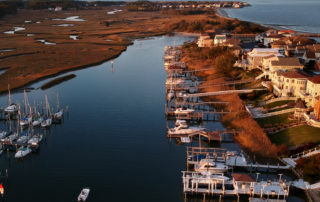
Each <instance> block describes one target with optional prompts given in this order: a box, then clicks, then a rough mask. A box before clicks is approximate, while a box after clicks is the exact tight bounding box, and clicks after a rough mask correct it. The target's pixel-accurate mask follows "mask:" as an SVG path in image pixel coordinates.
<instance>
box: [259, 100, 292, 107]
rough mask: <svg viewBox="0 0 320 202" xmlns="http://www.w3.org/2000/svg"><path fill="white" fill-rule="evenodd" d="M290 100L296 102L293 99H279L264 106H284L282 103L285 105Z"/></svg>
mask: <svg viewBox="0 0 320 202" xmlns="http://www.w3.org/2000/svg"><path fill="white" fill-rule="evenodd" d="M289 102H294V101H292V100H282V101H278V102H272V103H269V104H266V105H264V106H263V108H269V109H270V108H273V107H278V106H282V105H285V104H288V103H289Z"/></svg>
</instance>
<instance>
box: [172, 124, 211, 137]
mask: <svg viewBox="0 0 320 202" xmlns="http://www.w3.org/2000/svg"><path fill="white" fill-rule="evenodd" d="M204 130H205V128H201V127H196V126H191V127H190V126H188V125H180V126H177V127H174V128H170V129H169V130H168V135H188V134H198V133H200V132H201V131H204Z"/></svg>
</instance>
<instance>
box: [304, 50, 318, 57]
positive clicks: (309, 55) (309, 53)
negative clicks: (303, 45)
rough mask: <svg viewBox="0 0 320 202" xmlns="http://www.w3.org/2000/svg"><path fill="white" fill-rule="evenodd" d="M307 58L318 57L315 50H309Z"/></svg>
mask: <svg viewBox="0 0 320 202" xmlns="http://www.w3.org/2000/svg"><path fill="white" fill-rule="evenodd" d="M306 58H316V55H315V53H314V52H313V51H307V52H306Z"/></svg>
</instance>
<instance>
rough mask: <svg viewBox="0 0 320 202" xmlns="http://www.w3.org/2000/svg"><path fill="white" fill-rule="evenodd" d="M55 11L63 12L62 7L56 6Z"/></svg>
mask: <svg viewBox="0 0 320 202" xmlns="http://www.w3.org/2000/svg"><path fill="white" fill-rule="evenodd" d="M54 11H56V12H57V11H62V7H61V6H56V8H55V9H54Z"/></svg>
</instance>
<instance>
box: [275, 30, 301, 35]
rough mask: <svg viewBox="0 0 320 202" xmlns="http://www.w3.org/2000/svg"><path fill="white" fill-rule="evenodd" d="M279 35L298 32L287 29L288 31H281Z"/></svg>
mask: <svg viewBox="0 0 320 202" xmlns="http://www.w3.org/2000/svg"><path fill="white" fill-rule="evenodd" d="M278 33H279V34H295V33H297V32H296V31H294V30H291V29H287V30H279V31H278Z"/></svg>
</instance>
